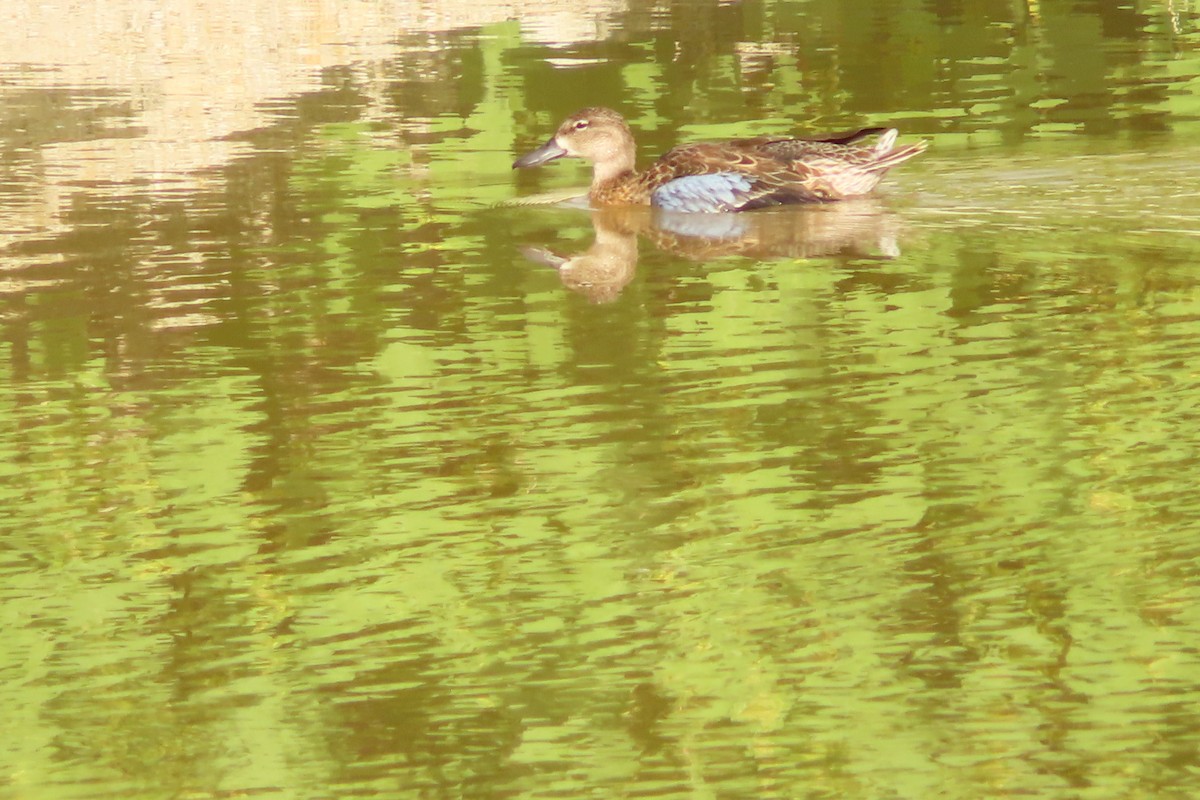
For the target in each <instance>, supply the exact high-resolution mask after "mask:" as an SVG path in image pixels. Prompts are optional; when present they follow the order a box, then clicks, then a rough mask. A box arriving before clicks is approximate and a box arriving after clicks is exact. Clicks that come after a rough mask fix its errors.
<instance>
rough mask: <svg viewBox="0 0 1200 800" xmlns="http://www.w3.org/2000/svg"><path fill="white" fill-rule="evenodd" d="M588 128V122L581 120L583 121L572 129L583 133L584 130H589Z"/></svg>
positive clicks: (578, 122)
mask: <svg viewBox="0 0 1200 800" xmlns="http://www.w3.org/2000/svg"><path fill="white" fill-rule="evenodd" d="M587 126H588V121H587V120H586V119H581V120H579V121H577V122H576V123H575V124H574V125H572V126H571V127H573V128H574V129H575V130H577V131H581V130H584V129H585V128H587Z"/></svg>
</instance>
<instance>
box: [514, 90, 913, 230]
mask: <svg viewBox="0 0 1200 800" xmlns="http://www.w3.org/2000/svg"><path fill="white" fill-rule="evenodd" d="M870 136H878V139H877V140H876V142H875V143H874V144H873V145H872V144H865V143H863V142H862V140H863V139H866V138H868V137H870ZM896 136H897V131H896V129H895V128H863V129H862V130H858V131H854V132H851V133H846V134H839V135H832V136H826V137H818V138H813V139H794V138H783V137H771V136H763V137H759V138H756V139H734V140H731V141H725V142H698V143H695V144H685V145H680V146H679V147H676V148H674V149H673V150H670V151H668V152H667V153H666V154H665V155H663V156H662V157H661V158H659V159H658V161H656V162H654V163H653V164H652V165H651V166H650V167H649V169H646V170H644V171H642V172H638V171H637V170H636V169H634V155H635V150H636V145H635V143H634V140H633V133H632V132H631V131H630V130H629V125H628V124H627V123H626V122H625V119H624V117H622V116H621V115H620V114H618V113H617V112H616V111H613V110H612V109H610V108H600V107H595V108H585V109H583V110H582V111H577V112H575V113H574V114H572V115H571V116H569V117H567V119H566V120H565V121H564V122H563V123H562V125H559V126H558V130H557V131H555V133H554V136H552V137H550V140H549V141H547V142H546V143H545V144H544V145H542V146H541V147H539V148H538V149H536V150H534V151H533V152H531V153H528V154H526V155H524V156H522V157H521V158H518V159H517V160H516V161H514V162H513V168H514V169H517V168H521V167H536V166H538V165H539V164H545V163H546V162H547V161H552V160H554V159H556V158H562V157H563V156H574V157H576V158H583V159H587V160H588V161H591V162H592V186H591V190H590V191H589V192H588V198H589V199H590V200H591V202H592V204H593V205H596V206H621V205H653V206H658V207H660V208H664V209H667V210H668V211H700V212H719V211H749V210H751V209H755V208H764V207H766V206H777V205H786V204H790V203H823V202H828V201H831V200H843V199H845V198H848V197H858V196H860V195H864V194H867V193H869V192H870V191H871V190H872V189H874V188H875V187H876V185H878V183H879V182H880V181H881V180H883V176H884V173H886V172H887V171H888V170H889V169H891V168H892V167H894V166H896V165H897V164H899V163H901V162H903V161H907V160H908V159H910V158H912V157H913V156H915V155H917V154H918V153H920V152H921V151H923V150H924V149H925V146H926V142H924V141H921V142H916V143H914V144H910V145H905V146H904V147H899V148H897V147H895V144H896Z"/></svg>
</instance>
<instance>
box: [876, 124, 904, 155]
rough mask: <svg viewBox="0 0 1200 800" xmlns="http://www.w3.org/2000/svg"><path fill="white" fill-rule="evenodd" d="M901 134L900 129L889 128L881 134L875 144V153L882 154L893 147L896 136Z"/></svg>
mask: <svg viewBox="0 0 1200 800" xmlns="http://www.w3.org/2000/svg"><path fill="white" fill-rule="evenodd" d="M899 135H900V131H898V130H896V129H895V128H888V129H887V130H886V131H884V132H883V133H881V134H879V142H878V143H877V144H876V145H875V155H878V156H881V155H883V154H884V153H886V152H888V151H889V150H891V149H892V147H893V145H895V144H896V137H897V136H899Z"/></svg>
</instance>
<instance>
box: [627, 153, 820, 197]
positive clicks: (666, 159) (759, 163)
mask: <svg viewBox="0 0 1200 800" xmlns="http://www.w3.org/2000/svg"><path fill="white" fill-rule="evenodd" d="M752 141H756V140H752ZM742 144H743V143H742V142H726V143H720V142H714V143H699V144H691V145H684V146H682V147H677V148H675V149H674V150H671V151H670V152H669V153H667V154H666V155H664V156H663V157H662V158H660V159H659V160H658V161H657V162H656V163H655V164H653V165H652V166H651V167H650V168H649V169H648V170H646V171H645V172H644V173H642V175H641V176H640V179H641V180H642V181H644V182H645V184H646V188H647V189H648V190H649V192H650V203H651V205H654V206H657V207H659V208H663V209H666V210H668V211H689V212H722V211H749V210H751V209H755V208H764V207H766V206H777V205H784V204H790V203H817V202H822V201H824V200H828V199H830V198H829V197H828V196H823V195H822V193H821V192H820V191H814V190H813V188H812V187H810V186H808V185H806V184H805V182H803V181H798V180H797V174H796V172H795V170H794V169H792V167H791V165H790V164H788V163H787V162H785V161H781V160H779V159H777V158H773V157H771V156H770V155H768V154H765V153H761V152H755V150H754V149H753V148H750V147H745V146H741V145H742Z"/></svg>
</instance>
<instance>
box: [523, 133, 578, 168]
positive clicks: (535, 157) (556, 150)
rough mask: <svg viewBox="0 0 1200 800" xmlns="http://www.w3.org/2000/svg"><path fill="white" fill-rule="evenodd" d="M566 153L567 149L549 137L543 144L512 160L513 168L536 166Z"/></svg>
mask: <svg viewBox="0 0 1200 800" xmlns="http://www.w3.org/2000/svg"><path fill="white" fill-rule="evenodd" d="M566 154H567V151H566V150H564V149H562V148H561V147H559V146H558V142H556V141H554V139H551V140H550V141H548V142H546V143H545V144H544V145H542V146H541V147H539V148H538V149H537V150H534V151H533V152H532V153H526V154H525V155H523V156H521V157H520V158H518V159H517V160H516V161H514V162H513V169H521V168H523V167H536V166H538V165H539V164H545V163H546V162H547V161H553V160H554V159H556V158H562V157H563V156H565V155H566Z"/></svg>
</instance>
